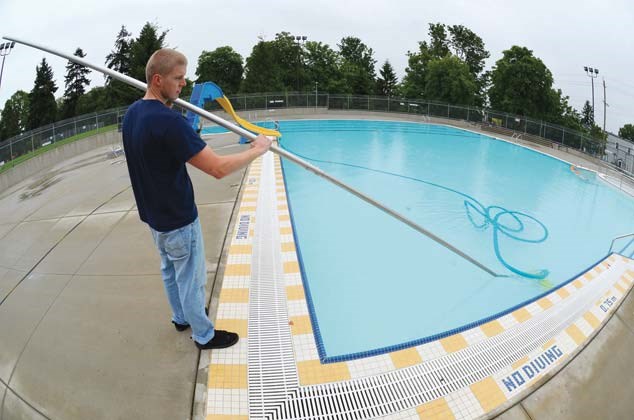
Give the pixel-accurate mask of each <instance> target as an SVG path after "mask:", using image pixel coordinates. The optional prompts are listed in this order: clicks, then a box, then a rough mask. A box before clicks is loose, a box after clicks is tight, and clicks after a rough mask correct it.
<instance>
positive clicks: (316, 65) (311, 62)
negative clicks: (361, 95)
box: [304, 41, 345, 93]
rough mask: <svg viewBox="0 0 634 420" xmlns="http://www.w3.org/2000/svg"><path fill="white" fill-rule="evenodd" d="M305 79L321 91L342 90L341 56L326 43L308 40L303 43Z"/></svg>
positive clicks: (338, 91)
mask: <svg viewBox="0 0 634 420" xmlns="http://www.w3.org/2000/svg"><path fill="white" fill-rule="evenodd" d="M305 47H306V52H305V55H304V57H305V64H306V80H307V81H308V82H312V83H311V84H313V85H314V84H315V82H317V85H318V89H319V90H322V91H329V92H336V93H340V92H343V91H344V90H343V86H344V84H345V83H344V81H343V74H342V73H341V68H340V67H341V57H340V56H339V54H338V53H337V51H335V50H333V49H332V48H330V46H329V45H328V44H323V43H321V42H315V41H308V42H307V43H306V45H305Z"/></svg>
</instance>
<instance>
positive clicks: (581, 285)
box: [572, 276, 590, 289]
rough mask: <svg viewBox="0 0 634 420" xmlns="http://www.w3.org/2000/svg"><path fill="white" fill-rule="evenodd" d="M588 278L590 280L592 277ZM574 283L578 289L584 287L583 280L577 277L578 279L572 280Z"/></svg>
mask: <svg viewBox="0 0 634 420" xmlns="http://www.w3.org/2000/svg"><path fill="white" fill-rule="evenodd" d="M584 277H585V276H584ZM588 280H590V279H588ZM572 285H573V286H575V287H576V288H577V289H581V288H582V287H583V282H582V281H581V280H579V279H577V280H575V281H573V282H572Z"/></svg>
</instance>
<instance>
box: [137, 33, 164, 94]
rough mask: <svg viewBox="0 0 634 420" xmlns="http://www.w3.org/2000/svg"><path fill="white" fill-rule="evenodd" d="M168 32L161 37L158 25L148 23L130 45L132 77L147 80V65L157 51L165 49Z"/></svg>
mask: <svg viewBox="0 0 634 420" xmlns="http://www.w3.org/2000/svg"><path fill="white" fill-rule="evenodd" d="M167 32H168V31H163V32H161V34H160V35H159V27H158V25H155V24H152V23H150V22H147V23H146V24H145V25H144V26H143V28H142V29H141V33H139V36H138V37H137V38H136V39H135V40H134V41H132V43H131V44H130V76H131V77H133V78H135V79H137V80H141V81H146V82H147V80H145V65H146V64H147V62H148V60H149V59H150V56H151V55H152V54H154V52H155V51H157V50H160V49H161V48H164V47H165V36H166V35H167Z"/></svg>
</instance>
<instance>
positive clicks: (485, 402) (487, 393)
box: [470, 377, 506, 413]
mask: <svg viewBox="0 0 634 420" xmlns="http://www.w3.org/2000/svg"><path fill="white" fill-rule="evenodd" d="M470 388H471V392H473V394H474V395H475V396H476V398H477V399H478V401H479V402H480V405H481V406H482V409H483V410H484V412H485V413H488V412H489V411H491V410H493V409H494V408H496V407H498V406H500V405H501V404H503V403H504V402H506V397H505V396H504V393H503V392H502V390H501V389H500V387H499V386H498V384H497V383H496V382H495V380H494V379H493V378H491V377H488V378H486V379H483V380H481V381H480V382H476V383H475V384H473V385H471V386H470Z"/></svg>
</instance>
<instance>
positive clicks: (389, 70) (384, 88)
mask: <svg viewBox="0 0 634 420" xmlns="http://www.w3.org/2000/svg"><path fill="white" fill-rule="evenodd" d="M379 74H380V76H379V77H378V78H377V79H376V93H377V94H378V95H383V96H392V95H394V94H395V92H396V89H397V87H398V79H397V78H396V73H394V68H393V67H392V65H391V64H390V62H389V61H388V60H385V63H383V66H382V67H381V70H380V72H379Z"/></svg>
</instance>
